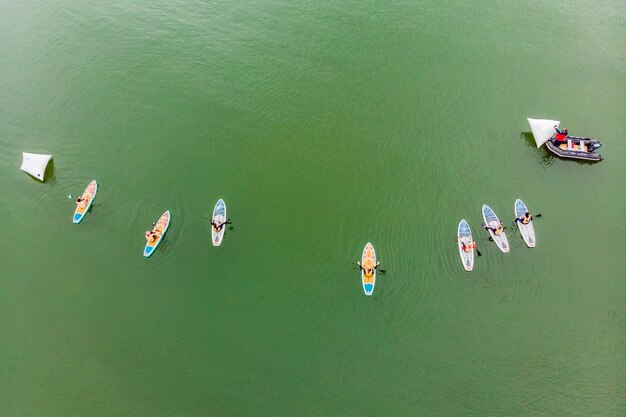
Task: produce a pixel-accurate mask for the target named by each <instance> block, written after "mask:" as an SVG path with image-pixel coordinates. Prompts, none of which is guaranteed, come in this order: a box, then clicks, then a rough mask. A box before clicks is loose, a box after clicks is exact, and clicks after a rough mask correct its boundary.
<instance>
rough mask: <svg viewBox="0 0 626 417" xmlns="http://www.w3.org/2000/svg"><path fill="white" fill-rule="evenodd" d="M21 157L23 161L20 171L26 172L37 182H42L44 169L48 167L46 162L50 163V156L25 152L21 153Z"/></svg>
mask: <svg viewBox="0 0 626 417" xmlns="http://www.w3.org/2000/svg"><path fill="white" fill-rule="evenodd" d="M22 155H23V157H22V158H23V159H22V166H21V167H20V169H21V170H22V171H24V172H28V173H29V174H30V175H32V176H33V177H35V178H37V179H38V180H39V181H43V180H44V177H43V176H44V174H45V172H46V167H47V166H48V162H50V159H51V158H52V155H41V154H38V153H26V152H22Z"/></svg>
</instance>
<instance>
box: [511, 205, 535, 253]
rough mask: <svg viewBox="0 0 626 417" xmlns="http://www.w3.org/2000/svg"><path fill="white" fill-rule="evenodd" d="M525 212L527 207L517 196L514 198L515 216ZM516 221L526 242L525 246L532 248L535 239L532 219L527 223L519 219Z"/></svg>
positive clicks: (520, 215) (518, 216)
mask: <svg viewBox="0 0 626 417" xmlns="http://www.w3.org/2000/svg"><path fill="white" fill-rule="evenodd" d="M527 212H528V207H526V204H524V202H523V201H522V200H520V199H519V198H518V199H517V200H515V218H516V219H519V218H520V217H522V216H523V215H524V214H525V213H527ZM516 223H517V228H518V229H519V231H520V233H521V234H522V239H524V242H526V246H528V247H529V248H534V247H535V243H536V240H535V228H534V227H533V221H532V220H531V221H530V222H528V224H523V223H522V222H520V221H517V222H516Z"/></svg>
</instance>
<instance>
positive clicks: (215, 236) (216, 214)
mask: <svg viewBox="0 0 626 417" xmlns="http://www.w3.org/2000/svg"><path fill="white" fill-rule="evenodd" d="M212 219H213V221H214V222H215V221H219V222H222V223H224V222H226V204H224V200H222V199H221V198H220V199H219V200H217V203H216V204H215V208H214V209H213V217H212ZM225 229H226V225H223V226H222V228H221V229H220V231H219V232H216V231H215V227H213V225H211V241H212V242H213V246H219V245H220V244H221V243H222V239H224V230H225Z"/></svg>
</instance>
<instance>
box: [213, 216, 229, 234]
mask: <svg viewBox="0 0 626 417" xmlns="http://www.w3.org/2000/svg"><path fill="white" fill-rule="evenodd" d="M227 224H231V223H230V219H228V220H226V221H225V222H223V223H222V222H221V221H219V220H211V225H212V226H213V230H215V233H219V232H220V230H222V227H224V226H225V225H227Z"/></svg>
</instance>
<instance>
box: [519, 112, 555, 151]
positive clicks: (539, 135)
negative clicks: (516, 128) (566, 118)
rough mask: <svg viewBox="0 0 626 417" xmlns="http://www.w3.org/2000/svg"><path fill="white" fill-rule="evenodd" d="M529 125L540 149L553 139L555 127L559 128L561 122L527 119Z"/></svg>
mask: <svg viewBox="0 0 626 417" xmlns="http://www.w3.org/2000/svg"><path fill="white" fill-rule="evenodd" d="M527 120H528V124H529V125H530V130H531V131H532V132H533V137H534V138H535V143H536V144H537V147H538V148H540V147H541V145H543V144H544V143H546V142H547V141H548V139H550V138H551V137H552V135H553V134H554V132H555V130H554V127H555V126H557V127H558V126H559V124H561V122H559V121H558V120H546V119H530V118H529V119H527Z"/></svg>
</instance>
